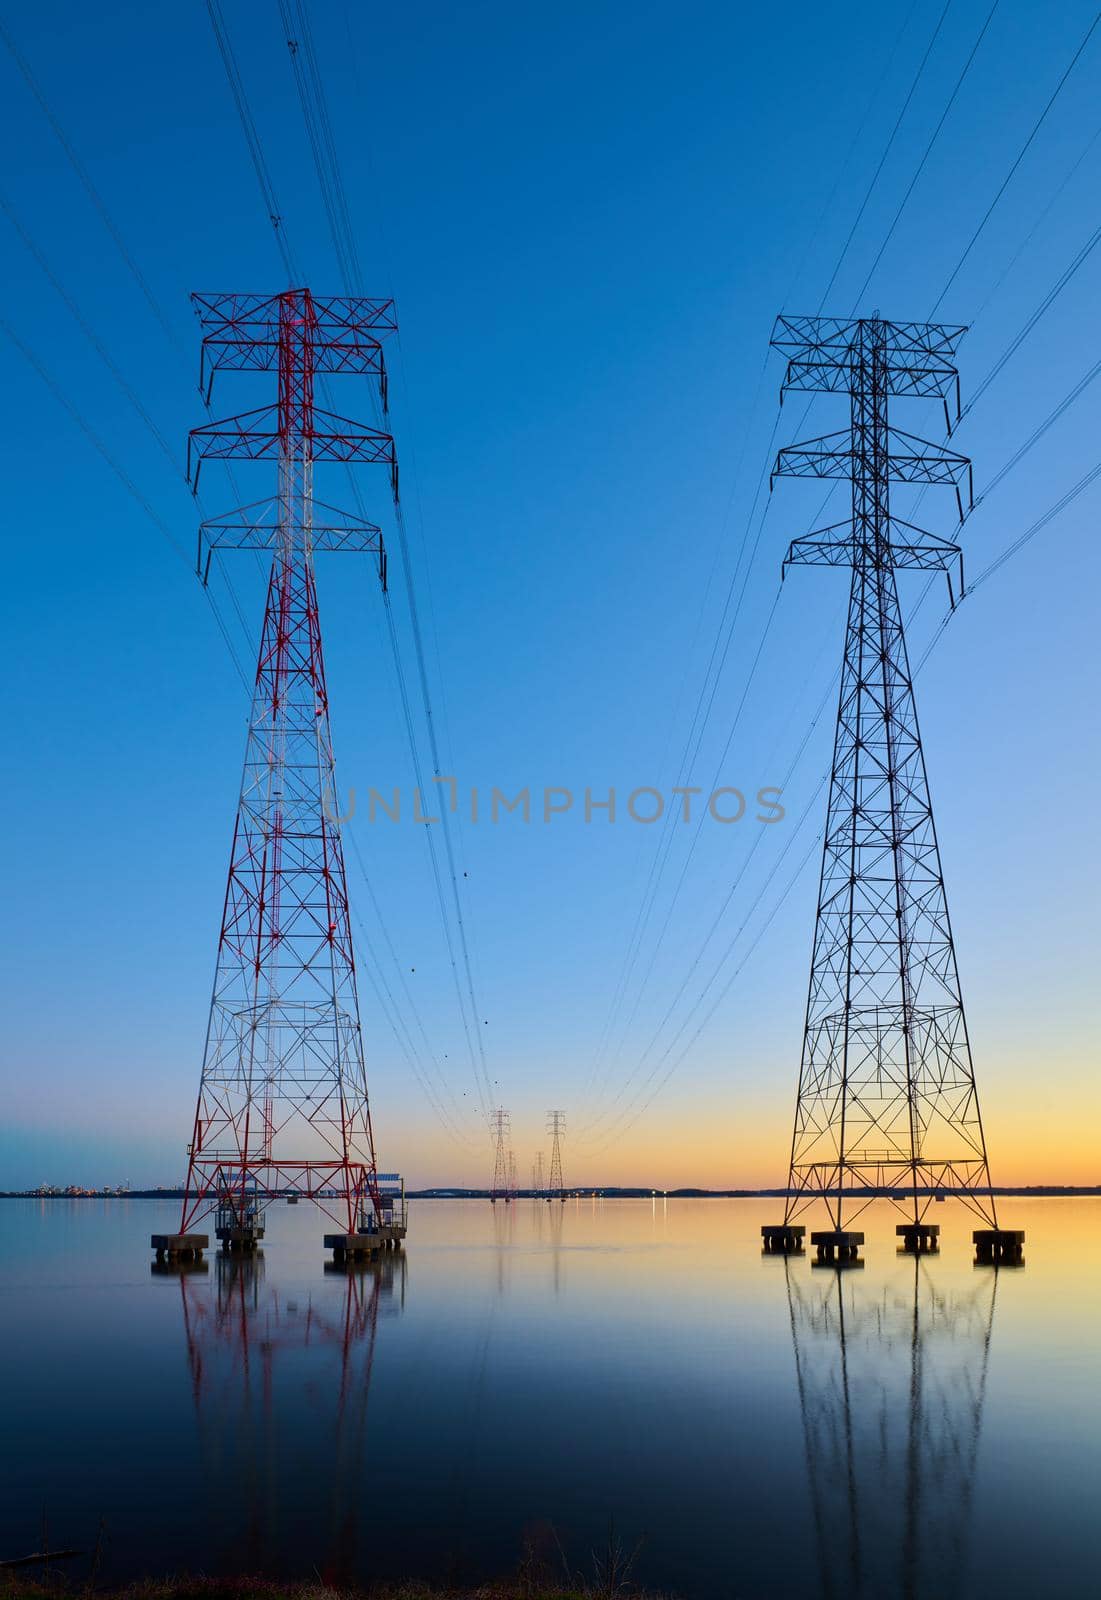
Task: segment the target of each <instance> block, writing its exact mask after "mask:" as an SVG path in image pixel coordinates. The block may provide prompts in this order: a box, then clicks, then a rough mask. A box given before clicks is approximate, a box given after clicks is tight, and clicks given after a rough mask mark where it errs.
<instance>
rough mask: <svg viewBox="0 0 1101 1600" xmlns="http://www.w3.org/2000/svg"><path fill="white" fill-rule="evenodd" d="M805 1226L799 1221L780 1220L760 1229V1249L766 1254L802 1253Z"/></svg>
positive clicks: (793, 1254) (788, 1254) (789, 1254)
mask: <svg viewBox="0 0 1101 1600" xmlns="http://www.w3.org/2000/svg"><path fill="white" fill-rule="evenodd" d="M806 1231H807V1230H806V1228H804V1227H803V1226H802V1224H800V1223H796V1224H792V1223H790V1222H781V1223H777V1224H775V1225H772V1226H770V1225H766V1226H764V1227H762V1229H761V1241H762V1249H763V1251H764V1254H765V1255H766V1256H771V1255H784V1256H797V1255H802V1253H803V1237H804V1235H805V1234H806Z"/></svg>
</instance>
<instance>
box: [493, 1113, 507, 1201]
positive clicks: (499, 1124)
mask: <svg viewBox="0 0 1101 1600" xmlns="http://www.w3.org/2000/svg"><path fill="white" fill-rule="evenodd" d="M489 1125H490V1128H491V1129H492V1131H493V1184H492V1187H491V1188H490V1191H489V1198H490V1200H491V1201H492V1203H493V1204H494V1205H496V1204H497V1201H498V1200H504V1201H506V1202H507V1201H508V1199H509V1198H510V1196H509V1191H508V1181H509V1157H510V1155H511V1151H510V1150H509V1147H508V1145H509V1136H510V1127H509V1114H508V1112H507V1111H506V1110H505V1109H504V1108H503V1107H502V1106H498V1108H497V1110H496V1111H494V1112H491V1113H490V1118H489Z"/></svg>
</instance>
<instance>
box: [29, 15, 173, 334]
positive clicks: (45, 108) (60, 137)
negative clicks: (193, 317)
mask: <svg viewBox="0 0 1101 1600" xmlns="http://www.w3.org/2000/svg"><path fill="white" fill-rule="evenodd" d="M0 38H2V39H3V41H4V43H5V44H6V45H7V47H8V50H9V52H10V54H11V57H12V60H13V61H14V62H15V64H16V66H17V67H18V68H19V71H20V72H21V73H22V75H23V80H24V82H25V83H26V85H27V87H28V89H29V90H30V91H31V93H32V94H33V95H34V98H35V99H36V100H37V101H38V104H39V106H40V108H41V110H42V114H43V116H44V117H45V118H46V121H47V122H48V123H49V124H50V127H51V128H52V129H53V132H54V136H55V138H56V139H57V141H58V143H59V144H60V145H61V148H62V149H63V150H64V152H65V154H66V156H67V157H68V159H69V165H70V166H71V167H72V169H73V171H74V172H75V173H76V175H77V177H78V178H79V179H80V182H81V184H82V185H83V187H84V191H85V193H86V194H87V196H88V198H89V199H90V200H91V202H92V204H93V206H94V207H95V209H96V211H97V212H98V213H99V218H100V221H101V222H102V223H103V226H104V227H105V228H106V229H107V232H108V233H109V234H110V235H111V238H112V239H113V240H114V243H115V247H116V249H117V250H118V252H119V255H120V256H121V257H122V259H123V261H125V263H126V265H127V267H128V269H129V271H130V274H131V276H132V277H133V279H134V282H135V283H136V284H137V286H138V288H139V289H140V290H141V293H142V297H143V298H144V300H145V302H146V304H147V305H148V306H149V309H150V310H151V311H152V313H153V315H154V316H155V317H156V319H157V321H158V322H159V323H160V325H161V327H162V329H163V330H164V333H165V335H166V337H167V338H168V339H169V340H170V342H171V343H172V344H174V345H175V346H176V349H177V350H180V351H182V350H183V344H182V342H181V340H180V336H179V334H178V333H177V331H176V329H175V328H174V327H173V326H172V323H171V322H170V321H169V319H168V317H167V316H166V315H165V312H164V309H163V307H162V306H161V304H160V302H159V301H158V300H157V298H156V296H155V295H154V293H153V291H152V289H151V288H150V287H149V283H148V280H147V279H146V277H145V275H144V273H143V272H142V271H141V269H140V267H139V266H138V264H137V262H136V261H135V260H134V258H133V256H132V255H131V254H130V251H129V250H128V249H127V247H126V242H125V240H124V239H123V237H122V235H121V233H120V232H119V230H118V228H117V227H116V226H115V222H114V219H113V218H112V216H111V213H110V211H108V209H107V205H106V203H105V201H104V199H103V196H102V195H101V194H100V192H99V190H98V189H97V188H96V186H95V184H94V183H93V182H92V179H91V176H90V174H89V172H88V169H87V167H86V166H85V165H84V163H83V162H82V161H81V159H80V157H79V156H78V155H77V153H76V151H75V149H74V148H73V145H72V142H71V141H70V139H69V138H68V136H67V134H66V133H65V130H64V128H62V126H61V124H60V123H59V122H58V120H57V118H56V117H55V115H54V113H53V110H52V108H51V106H50V104H49V101H48V100H47V99H46V97H45V95H44V94H43V93H42V90H41V89H40V88H39V85H38V80H37V79H36V78H35V76H34V74H33V72H32V71H31V69H30V66H29V65H28V63H27V61H26V58H25V57H24V56H23V54H22V53H21V52H20V50H19V49H18V47H17V45H16V43H15V40H14V39H13V38H12V36H11V34H10V33H9V32H8V29H7V26H6V25H5V23H4V21H3V19H2V18H0Z"/></svg>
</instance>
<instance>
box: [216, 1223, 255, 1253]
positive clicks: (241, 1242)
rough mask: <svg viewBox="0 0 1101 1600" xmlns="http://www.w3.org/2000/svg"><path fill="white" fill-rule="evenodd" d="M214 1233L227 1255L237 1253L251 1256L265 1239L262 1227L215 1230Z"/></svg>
mask: <svg viewBox="0 0 1101 1600" xmlns="http://www.w3.org/2000/svg"><path fill="white" fill-rule="evenodd" d="M214 1232H215V1233H216V1234H217V1236H218V1239H219V1241H220V1242H221V1246H222V1249H223V1250H224V1251H225V1252H226V1253H227V1255H229V1254H236V1253H237V1252H241V1253H242V1254H245V1255H248V1254H251V1253H252V1251H254V1250H255V1249H256V1246H257V1245H258V1244H259V1243H260V1240H261V1239H262V1238H263V1237H264V1229H263V1228H262V1227H252V1226H249V1227H244V1228H228V1227H227V1228H215V1230H214Z"/></svg>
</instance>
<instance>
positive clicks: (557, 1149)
mask: <svg viewBox="0 0 1101 1600" xmlns="http://www.w3.org/2000/svg"><path fill="white" fill-rule="evenodd" d="M547 1132H548V1133H549V1134H550V1136H551V1158H550V1179H549V1181H548V1183H547V1199H548V1200H565V1198H566V1196H565V1193H564V1185H563V1182H562V1140H563V1138H564V1137H565V1133H566V1113H565V1112H564V1111H548V1112H547Z"/></svg>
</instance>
